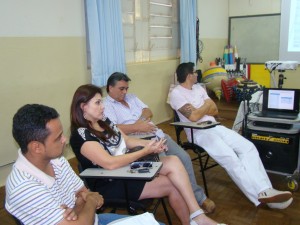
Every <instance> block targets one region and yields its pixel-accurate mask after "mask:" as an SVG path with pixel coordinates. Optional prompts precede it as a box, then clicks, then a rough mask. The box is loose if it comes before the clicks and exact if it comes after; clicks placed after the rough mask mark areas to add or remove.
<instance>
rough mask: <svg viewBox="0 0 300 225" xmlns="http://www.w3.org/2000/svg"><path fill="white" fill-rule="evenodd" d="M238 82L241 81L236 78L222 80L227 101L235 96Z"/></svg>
mask: <svg viewBox="0 0 300 225" xmlns="http://www.w3.org/2000/svg"><path fill="white" fill-rule="evenodd" d="M237 84H239V82H238V81H237V80H236V79H235V78H232V79H230V80H227V81H226V80H222V81H221V86H222V91H223V95H224V98H225V100H226V102H230V101H231V100H232V98H233V97H234V92H233V87H234V86H236V85H237Z"/></svg>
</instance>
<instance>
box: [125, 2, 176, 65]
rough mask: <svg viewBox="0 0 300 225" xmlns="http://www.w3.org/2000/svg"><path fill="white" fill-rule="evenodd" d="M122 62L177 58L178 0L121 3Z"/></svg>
mask: <svg viewBox="0 0 300 225" xmlns="http://www.w3.org/2000/svg"><path fill="white" fill-rule="evenodd" d="M121 4H122V20H123V21H122V22H123V33H124V45H125V55H126V62H127V63H130V62H149V61H155V60H162V59H170V58H176V57H178V49H179V23H178V10H177V9H178V8H177V5H178V0H150V1H145V0H123V1H122V3H121Z"/></svg>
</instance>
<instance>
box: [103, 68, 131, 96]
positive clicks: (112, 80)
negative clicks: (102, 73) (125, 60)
mask: <svg viewBox="0 0 300 225" xmlns="http://www.w3.org/2000/svg"><path fill="white" fill-rule="evenodd" d="M121 80H123V81H126V82H129V81H131V80H130V78H129V77H128V76H127V75H126V74H125V73H120V72H115V73H113V74H112V75H110V77H109V78H108V80H107V84H106V91H107V93H109V86H112V87H114V86H115V85H116V83H117V82H118V81H121Z"/></svg>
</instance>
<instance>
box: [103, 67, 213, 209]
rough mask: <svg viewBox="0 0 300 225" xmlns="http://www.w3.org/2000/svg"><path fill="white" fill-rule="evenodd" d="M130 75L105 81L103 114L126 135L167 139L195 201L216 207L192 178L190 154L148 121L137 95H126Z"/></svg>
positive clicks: (142, 104)
mask: <svg viewBox="0 0 300 225" xmlns="http://www.w3.org/2000/svg"><path fill="white" fill-rule="evenodd" d="M129 81H130V78H129V77H128V76H127V75H126V74H123V73H119V72H116V73H113V74H112V75H111V76H110V77H109V78H108V80H107V86H106V90H107V93H108V96H107V97H106V98H105V100H104V106H105V109H104V113H105V116H107V117H108V118H109V119H110V120H111V121H112V122H113V123H115V124H117V125H118V127H119V128H120V129H121V130H122V131H123V132H124V133H125V134H138V135H142V134H144V135H154V136H157V137H158V138H165V139H167V147H168V151H167V152H166V154H167V155H176V156H177V157H178V158H179V159H180V160H181V161H182V164H183V165H184V166H185V168H186V170H187V172H188V175H189V178H190V181H191V185H192V188H193V191H194V194H195V196H196V199H197V201H198V204H199V205H200V206H201V208H203V209H204V210H205V211H207V212H209V213H210V212H213V211H214V210H215V204H214V202H213V201H212V200H210V199H209V198H207V196H206V195H205V193H204V190H203V188H202V187H200V186H199V185H198V184H197V182H196V178H195V174H194V169H193V165H192V162H191V158H190V156H189V155H188V154H187V153H186V152H185V150H183V149H182V148H181V147H180V146H179V145H178V144H177V143H176V142H175V141H174V140H173V139H172V138H171V137H170V136H169V135H167V134H165V133H164V132H163V131H162V130H161V129H158V128H157V127H156V126H155V124H154V123H153V122H152V121H151V118H152V116H153V114H152V112H151V110H150V109H149V108H148V106H147V105H146V104H144V103H143V102H142V101H141V100H140V99H139V98H138V97H137V96H136V95H134V94H127V90H128V88H129V84H128V82H129Z"/></svg>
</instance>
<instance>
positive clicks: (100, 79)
mask: <svg viewBox="0 0 300 225" xmlns="http://www.w3.org/2000/svg"><path fill="white" fill-rule="evenodd" d="M85 4H86V19H87V23H86V24H87V38H88V43H89V48H90V56H91V58H90V60H91V72H92V83H93V84H95V85H97V86H105V85H106V81H107V78H108V77H109V76H110V75H111V74H112V73H113V72H116V71H118V72H123V73H126V63H125V49H124V42H123V30H122V11H121V1H120V0H86V1H85Z"/></svg>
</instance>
